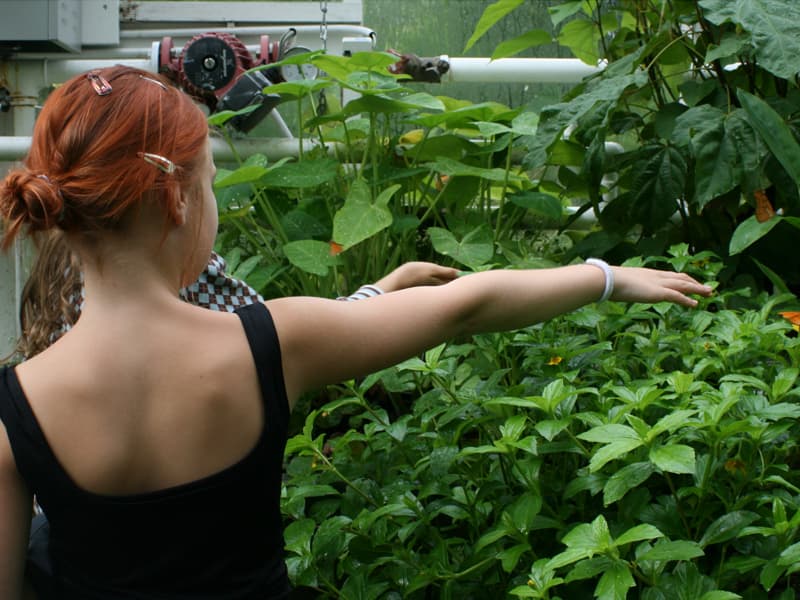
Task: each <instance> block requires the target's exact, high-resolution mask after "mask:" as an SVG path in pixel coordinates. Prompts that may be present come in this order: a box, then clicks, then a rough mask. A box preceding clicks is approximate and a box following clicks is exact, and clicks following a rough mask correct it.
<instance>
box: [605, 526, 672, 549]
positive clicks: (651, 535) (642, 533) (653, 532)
mask: <svg viewBox="0 0 800 600" xmlns="http://www.w3.org/2000/svg"><path fill="white" fill-rule="evenodd" d="M661 537H664V534H663V533H661V531H659V529H658V527H655V526H653V525H649V524H647V523H643V524H641V525H636V526H635V527H631V528H630V529H628V530H627V531H626V532H625V533H623V534H622V535H620V536H619V537H618V538H617V539H616V540H614V543H615V544H616V545H617V546H622V545H624V544H631V543H633V542H641V541H643V540H654V539H657V538H661Z"/></svg>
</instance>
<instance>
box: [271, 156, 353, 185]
mask: <svg viewBox="0 0 800 600" xmlns="http://www.w3.org/2000/svg"><path fill="white" fill-rule="evenodd" d="M338 174H339V163H338V162H337V161H335V160H333V159H332V158H319V159H314V160H304V161H303V162H289V163H285V164H282V165H281V166H279V167H277V168H275V169H273V170H271V171H269V172H268V173H266V174H265V175H264V176H263V177H262V178H261V181H260V182H259V183H260V184H261V185H264V186H267V187H279V188H310V187H316V186H318V185H322V184H323V183H327V182H329V181H333V180H334V179H336V177H337V176H338Z"/></svg>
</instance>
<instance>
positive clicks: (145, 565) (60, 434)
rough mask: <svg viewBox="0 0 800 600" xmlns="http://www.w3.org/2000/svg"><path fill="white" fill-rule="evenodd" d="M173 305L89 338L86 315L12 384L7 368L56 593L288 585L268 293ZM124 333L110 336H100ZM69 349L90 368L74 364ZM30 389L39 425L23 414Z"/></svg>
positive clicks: (236, 593)
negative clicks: (241, 302)
mask: <svg viewBox="0 0 800 600" xmlns="http://www.w3.org/2000/svg"><path fill="white" fill-rule="evenodd" d="M175 308H176V312H171V311H165V312H166V314H169V315H170V317H171V321H170V327H169V328H166V327H165V328H162V329H154V330H153V331H139V332H136V331H134V328H132V327H129V326H126V325H120V326H119V328H118V329H117V328H115V329H116V331H108V332H105V333H104V334H103V335H102V336H101V339H97V338H95V337H93V336H89V335H88V334H91V333H94V332H93V330H92V328H91V325H92V324H91V322H87V323H84V324H83V327H82V328H79V327H76V328H75V330H74V332H73V333H74V335H73V334H68V335H66V336H65V337H64V338H63V340H62V341H61V342H59V343H57V344H56V345H55V346H53V348H52V350H49V351H47V352H45V353H43V354H42V355H40V357H41V358H37V359H32V360H31V361H30V362H29V363H24V364H23V365H21V366H19V367H18V368H17V371H18V373H17V374H18V375H19V383H20V384H21V387H20V388H17V387H16V385H15V381H14V380H15V377H14V376H13V375H11V376H9V384H8V389H9V391H10V394H11V396H12V398H11V400H12V402H13V403H14V404H16V405H17V406H21V407H22V410H18V411H17V412H18V413H19V414H20V415H22V418H21V419H20V421H21V425H22V426H23V427H22V429H26V428H27V429H28V430H29V433H28V434H25V433H22V432H19V431H15V429H14V424H13V423H12V424H11V425H12V426H11V428H10V429H9V437H10V439H11V440H12V446H13V447H14V452H15V454H18V455H20V456H23V455H24V456H28V457H30V456H37V457H38V458H36V459H35V461H34V462H30V463H29V462H26V461H25V460H23V461H21V462H22V464H19V465H18V466H19V468H20V471H21V472H22V474H23V476H24V477H25V478H26V480H27V481H28V483H29V485H30V487H31V488H32V489H33V490H34V491H35V492H36V493H37V495H38V497H39V500H40V503H41V504H42V506H43V508H44V510H45V512H46V514H47V515H48V518H49V520H50V527H51V533H50V547H51V554H52V558H53V564H54V568H55V571H56V573H57V575H58V576H57V577H56V578H54V580H53V582H52V583H53V585H54V586H55V587H54V588H53V590H52V593H53V594H54V597H58V598H85V599H89V598H111V597H120V598H124V597H127V596H126V595H125V594H131V593H132V594H134V596H133V597H136V598H161V597H169V598H181V597H203V598H254V597H259V598H260V597H281V594H282V593H284V592H285V590H286V585H287V582H286V573H285V567H284V566H283V561H282V547H283V539H282V535H281V519H280V510H279V494H280V472H281V463H282V452H283V445H284V443H285V439H286V438H285V435H286V424H287V420H288V404H287V401H286V396H285V391H284V386H283V379H282V374H281V363H280V350H279V346H278V341H277V337H276V335H275V332H274V329H273V327H272V323H271V319H270V317H269V314H268V312H267V310H266V308H265V307H264V306H263V305H254V306H252V307H249V308H248V309H244V310H242V311H241V312H240V313H239V315H238V316H237V315H228V314H222V313H210V312H208V311H202V309H197V310H195V309H193V308H191V307H185V308H188V310H186V309H185V308H184V307H183V306H176V307H175ZM162 314H163V313H162ZM240 319H241V320H240ZM87 321H88V320H87ZM158 321H159V320H156V321H154V322H153V324H157V322H158ZM148 329H149V328H148ZM163 331H169V334H164V333H163ZM123 333H127V334H128V336H129V337H128V338H126V339H127V342H128V343H127V344H118V345H117V347H119V350H118V351H115V347H114V346H113V345H111V346H107V345H106V340H105V338H106V337H107V338H108V340H111V341H113V340H114V339H119V338H117V337H116V336H119V335H121V334H123ZM95 339H97V341H96V343H95V344H93V347H91V348H88V347H87V346H86V345H85V344H86V342H90V343H91V342H92V340H95ZM248 341H249V344H248ZM174 344H175V345H176V346H175V348H176V350H175V351H174V352H167V351H166V350H167V347H172V345H174ZM125 346H130V347H125ZM179 348H187V350H185V351H181V350H179ZM204 349H207V350H204ZM251 350H252V351H251ZM151 353H153V354H151ZM69 356H72V357H73V361H72V362H73V364H74V365H80V364H81V362H82V360H88V361H90V362H91V364H92V367H91V368H86V369H81V368H80V367H79V366H73V367H71V368H70V367H69V366H68V365H67V358H68V357H69ZM154 357H156V358H154ZM158 357H160V360H157V358H158ZM221 357H223V358H221ZM204 367H205V369H204ZM45 373H47V374H48V376H47V377H45V376H44V374H45ZM59 378H63V381H62V385H60V386H58V387H56V388H49V385H52V384H48V383H46V382H50V381H58V380H59ZM209 381H213V383H209ZM262 389H263V392H264V393H263V396H262ZM2 392H3V388H2V387H0V394H2ZM23 395H24V396H23ZM262 397H263V400H262ZM26 402H27V403H28V404H29V405H30V407H31V409H32V410H33V412H34V413H35V419H36V421H38V423H39V425H40V426H41V431H42V433H43V437H41V438H38V439H37V435H36V427H35V426H34V427H31V424H30V423H25V421H26V419H25V409H24V405H25V403H26ZM0 416H3V420H4V421H6V422H7V421H9V420H10V419H9V417H8V414H7V413H6V414H5V415H3V414H0ZM6 426H7V427H8V426H9V423H6ZM31 431H32V433H31ZM45 438H46V439H45ZM37 446H38V447H37ZM50 450H52V455H51V454H50V452H49V451H50ZM62 468H63V470H62ZM246 506H253V507H254V508H255V511H254V512H253V513H249V512H248V511H247V510H245V507H246ZM221 549H224V551H222V552H221V551H220V550H221Z"/></svg>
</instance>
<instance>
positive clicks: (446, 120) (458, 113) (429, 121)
mask: <svg viewBox="0 0 800 600" xmlns="http://www.w3.org/2000/svg"><path fill="white" fill-rule="evenodd" d="M437 100H438V101H439V102H440V103H442V110H444V111H445V112H441V113H436V114H432V115H421V116H418V117H413V118H410V119H408V122H409V123H414V124H416V125H422V126H423V127H429V128H432V127H437V126H445V127H450V128H454V127H465V126H467V125H470V124H473V123H475V122H480V121H484V122H494V121H495V118H496V117H498V116H499V115H502V114H507V113H508V111H509V110H510V109H509V108H508V107H507V106H505V105H504V104H499V103H498V102H481V103H479V104H467V105H465V106H448V104H449V102H445V100H446V99H445V98H437Z"/></svg>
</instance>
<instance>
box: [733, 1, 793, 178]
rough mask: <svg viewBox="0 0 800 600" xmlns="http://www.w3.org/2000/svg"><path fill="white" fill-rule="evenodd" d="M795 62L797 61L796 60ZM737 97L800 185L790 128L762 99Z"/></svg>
mask: <svg viewBox="0 0 800 600" xmlns="http://www.w3.org/2000/svg"><path fill="white" fill-rule="evenodd" d="M798 18H800V15H798ZM793 60H796V58H794V59H793ZM736 96H737V97H738V98H739V101H740V102H741V103H742V108H744V110H745V111H746V112H747V116H748V118H749V121H750V124H751V125H752V126H753V129H755V130H756V131H758V133H759V134H761V138H762V139H763V140H764V143H765V144H766V145H767V146H768V147H769V149H770V150H771V151H772V153H773V154H774V155H775V158H776V159H778V162H780V163H781V165H782V166H783V168H784V169H786V172H787V173H788V174H789V176H790V177H791V178H792V179H793V180H794V181H795V183H797V184H799V185H800V144H798V143H797V140H796V139H795V137H794V135H792V132H791V130H790V129H789V126H788V125H787V124H786V122H785V121H784V120H783V118H782V117H781V116H780V115H779V114H778V113H777V112H775V110H774V109H773V108H772V107H771V106H770V105H769V104H767V103H766V102H764V101H763V100H762V99H761V98H759V97H757V96H754V95H753V94H750V93H748V92H746V91H744V90H742V89H739V90H737V92H736Z"/></svg>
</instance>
